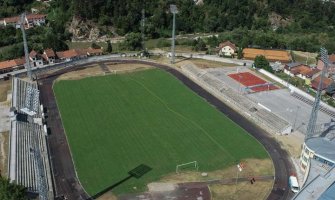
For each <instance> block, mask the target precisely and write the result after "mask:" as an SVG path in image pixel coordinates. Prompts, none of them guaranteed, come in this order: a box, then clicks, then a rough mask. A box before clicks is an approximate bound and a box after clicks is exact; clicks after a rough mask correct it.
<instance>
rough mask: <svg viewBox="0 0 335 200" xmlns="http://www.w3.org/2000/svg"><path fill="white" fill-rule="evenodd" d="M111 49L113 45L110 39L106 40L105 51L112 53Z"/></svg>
mask: <svg viewBox="0 0 335 200" xmlns="http://www.w3.org/2000/svg"><path fill="white" fill-rule="evenodd" d="M112 51H113V47H112V43H111V41H110V40H108V41H107V49H106V52H108V53H112Z"/></svg>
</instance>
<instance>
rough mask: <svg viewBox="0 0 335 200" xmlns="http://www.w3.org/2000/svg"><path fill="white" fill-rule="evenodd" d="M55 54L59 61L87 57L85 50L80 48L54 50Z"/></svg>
mask: <svg viewBox="0 0 335 200" xmlns="http://www.w3.org/2000/svg"><path fill="white" fill-rule="evenodd" d="M56 55H57V57H58V59H59V60H60V61H72V60H79V59H82V58H87V52H85V51H83V50H81V49H70V50H67V51H60V52H56Z"/></svg>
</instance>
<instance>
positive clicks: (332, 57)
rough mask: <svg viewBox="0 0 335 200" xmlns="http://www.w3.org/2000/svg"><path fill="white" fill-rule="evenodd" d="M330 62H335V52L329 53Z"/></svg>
mask: <svg viewBox="0 0 335 200" xmlns="http://www.w3.org/2000/svg"><path fill="white" fill-rule="evenodd" d="M329 62H330V63H331V64H335V54H331V55H329Z"/></svg>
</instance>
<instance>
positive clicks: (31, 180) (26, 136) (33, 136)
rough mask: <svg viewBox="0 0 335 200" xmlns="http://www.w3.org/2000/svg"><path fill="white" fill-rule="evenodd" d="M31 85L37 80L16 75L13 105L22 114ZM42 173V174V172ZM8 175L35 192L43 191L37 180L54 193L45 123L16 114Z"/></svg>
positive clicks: (11, 137) (39, 114) (13, 122)
mask: <svg viewBox="0 0 335 200" xmlns="http://www.w3.org/2000/svg"><path fill="white" fill-rule="evenodd" d="M29 86H30V87H33V88H37V84H36V83H31V82H27V81H24V80H21V79H18V78H14V79H13V88H12V94H13V95H12V107H15V108H16V110H17V112H18V113H19V114H22V115H24V113H23V112H22V111H20V109H21V108H24V107H25V96H26V91H27V87H29ZM41 114H42V111H38V112H37V114H35V115H34V116H32V117H30V119H33V118H41ZM28 118H29V117H28ZM39 158H40V159H39ZM39 166H42V167H39ZM40 173H42V174H43V175H42V176H41V174H40ZM9 178H10V180H11V181H15V182H17V183H19V184H22V185H23V186H25V187H27V189H28V191H29V192H33V193H39V192H40V190H39V185H38V184H41V183H42V184H43V185H44V187H45V188H46V189H47V191H48V196H49V197H52V190H53V189H52V179H51V171H50V164H49V159H48V148H47V140H46V135H45V133H44V129H43V125H41V124H37V123H34V120H26V121H22V120H18V119H16V118H14V119H12V121H11V133H10V154H9ZM41 179H42V180H43V181H41Z"/></svg>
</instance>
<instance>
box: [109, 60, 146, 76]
mask: <svg viewBox="0 0 335 200" xmlns="http://www.w3.org/2000/svg"><path fill="white" fill-rule="evenodd" d="M106 66H107V68H108V69H109V71H111V73H127V72H133V71H139V70H145V69H150V68H152V67H151V66H149V65H144V64H130V63H124V64H123V63H112V62H111V63H106Z"/></svg>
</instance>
